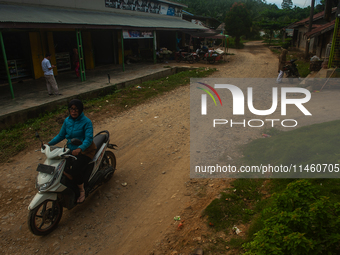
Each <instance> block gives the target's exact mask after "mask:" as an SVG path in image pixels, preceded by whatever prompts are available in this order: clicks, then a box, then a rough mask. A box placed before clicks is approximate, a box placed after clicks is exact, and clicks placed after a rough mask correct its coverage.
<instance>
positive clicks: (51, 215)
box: [27, 131, 117, 236]
mask: <svg viewBox="0 0 340 255" xmlns="http://www.w3.org/2000/svg"><path fill="white" fill-rule="evenodd" d="M36 137H37V138H39V139H40V137H39V135H38V134H36ZM40 141H41V140H40ZM93 142H94V143H95V144H96V146H97V152H96V155H95V156H94V158H93V159H92V161H91V162H90V163H89V164H88V165H87V167H86V169H84V174H85V180H86V181H85V183H84V188H85V196H86V197H88V196H89V194H90V193H92V192H93V191H95V190H96V189H97V188H98V187H99V186H101V185H102V184H103V183H105V182H108V181H109V180H110V179H111V178H112V176H113V173H114V172H115V170H116V157H115V155H114V153H113V152H111V151H108V150H107V149H113V150H114V149H116V147H117V145H115V144H110V143H109V142H110V134H109V132H108V131H101V132H99V133H98V134H97V135H95V136H94V138H93ZM71 143H72V144H74V145H78V146H79V145H81V144H82V142H81V141H80V140H79V139H72V140H71ZM41 152H42V153H44V154H45V155H46V158H47V159H46V160H45V162H44V164H39V165H38V168H37V171H38V172H39V173H38V176H37V179H36V185H35V186H36V188H37V189H38V193H37V194H36V195H35V197H34V198H33V199H32V201H31V203H30V205H29V206H28V210H29V214H28V222H27V223H28V228H29V230H30V231H31V232H32V233H33V234H35V235H39V236H43V235H47V234H49V233H51V232H52V231H53V230H54V229H56V228H57V226H58V223H59V221H60V219H61V217H62V214H63V207H65V208H67V209H69V210H70V209H72V208H73V207H75V206H76V205H77V198H78V197H79V188H78V186H77V185H76V184H75V183H74V182H73V181H72V180H70V179H68V178H67V177H66V176H65V175H64V174H63V173H64V170H65V169H66V168H68V167H70V165H71V160H76V157H74V156H73V155H72V154H71V150H70V149H69V148H67V145H66V146H65V147H63V148H60V147H56V146H48V145H46V144H43V142H42V141H41Z"/></svg>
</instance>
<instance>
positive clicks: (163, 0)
mask: <svg viewBox="0 0 340 255" xmlns="http://www.w3.org/2000/svg"><path fill="white" fill-rule="evenodd" d="M158 2H161V3H166V4H172V5H177V6H181V7H184V8H188V6H187V5H185V4H180V3H176V2H173V1H169V0H158Z"/></svg>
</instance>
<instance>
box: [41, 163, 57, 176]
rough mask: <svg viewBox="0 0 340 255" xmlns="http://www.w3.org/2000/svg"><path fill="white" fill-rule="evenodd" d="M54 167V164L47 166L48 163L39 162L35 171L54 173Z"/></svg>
mask: <svg viewBox="0 0 340 255" xmlns="http://www.w3.org/2000/svg"><path fill="white" fill-rule="evenodd" d="M54 170H55V167H54V166H49V165H44V164H39V165H38V167H37V171H38V172H41V173H45V174H54Z"/></svg>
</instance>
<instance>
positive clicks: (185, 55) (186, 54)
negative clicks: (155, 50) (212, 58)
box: [175, 51, 195, 64]
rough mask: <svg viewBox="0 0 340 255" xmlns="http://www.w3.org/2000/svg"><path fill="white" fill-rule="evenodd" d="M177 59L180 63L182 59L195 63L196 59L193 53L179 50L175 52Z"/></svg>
mask: <svg viewBox="0 0 340 255" xmlns="http://www.w3.org/2000/svg"><path fill="white" fill-rule="evenodd" d="M175 60H176V61H177V62H178V63H179V62H181V61H188V62H189V63H190V64H193V63H194V61H195V58H194V56H193V55H192V53H189V52H184V51H179V52H176V53H175Z"/></svg>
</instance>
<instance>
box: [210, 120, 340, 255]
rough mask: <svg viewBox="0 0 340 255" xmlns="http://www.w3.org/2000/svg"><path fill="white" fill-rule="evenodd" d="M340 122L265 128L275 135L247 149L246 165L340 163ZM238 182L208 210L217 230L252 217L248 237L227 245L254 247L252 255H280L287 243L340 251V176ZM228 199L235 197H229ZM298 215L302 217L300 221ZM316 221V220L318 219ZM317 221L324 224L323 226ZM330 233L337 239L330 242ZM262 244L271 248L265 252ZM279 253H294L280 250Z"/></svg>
mask: <svg viewBox="0 0 340 255" xmlns="http://www.w3.org/2000/svg"><path fill="white" fill-rule="evenodd" d="M339 127H340V121H332V122H327V123H321V124H315V125H311V126H307V127H302V128H299V129H296V130H293V131H289V132H282V131H279V130H277V129H268V130H265V131H264V133H266V134H269V135H271V137H270V138H265V139H263V138H262V139H257V140H254V141H252V142H251V143H249V144H248V145H246V146H245V147H243V148H242V150H243V155H244V158H242V164H244V165H261V164H271V165H281V164H282V165H288V164H289V165H290V164H296V165H306V164H308V165H310V164H333V165H334V164H339V163H340V148H339V143H340V133H339V131H338V130H339ZM259 148H261V149H260V150H259ZM232 185H233V186H234V187H233V188H232V189H228V190H226V192H225V193H222V196H221V198H220V199H215V200H214V201H213V202H212V203H211V204H210V205H209V206H208V207H207V208H206V210H205V213H206V214H207V215H208V221H209V222H213V223H214V227H215V229H216V230H224V231H227V232H228V231H230V228H231V227H232V226H233V225H236V226H237V224H244V223H247V222H250V225H249V228H248V232H247V236H246V237H245V238H239V237H235V238H232V239H231V240H230V241H229V242H227V244H226V245H228V246H229V247H230V248H232V249H234V251H237V254H242V252H244V251H245V250H244V248H245V249H247V250H248V252H249V253H247V254H274V253H275V252H276V249H277V247H276V246H277V245H279V246H280V247H283V246H284V248H282V249H286V251H287V249H288V250H289V249H290V250H294V249H295V250H299V249H303V247H302V246H301V247H302V248H301V247H300V244H301V245H305V246H306V247H307V248H308V249H309V251H310V252H309V253H308V252H307V253H294V254H321V253H318V252H317V251H316V249H317V248H316V247H319V248H320V249H331V250H332V251H333V253H332V252H331V253H329V254H338V253H336V252H335V253H334V251H338V250H337V249H339V245H338V243H339V242H338V239H339V236H338V234H337V233H338V232H337V231H338V228H339V229H340V225H339V224H338V223H337V222H338V220H337V219H338V218H339V216H340V210H339V209H338V208H340V204H339V202H340V180H339V179H336V178H334V179H330V178H328V179H325V178H322V179H267V180H266V179H237V180H235V181H234V182H233V183H232ZM235 189H236V191H235V192H234V190H235ZM239 191H242V192H239ZM226 198H231V200H230V201H225V199H226ZM244 199H245V200H244ZM232 201H234V203H232ZM315 210H316V211H315ZM324 210H326V211H328V213H325V212H324ZM247 212H251V213H250V214H247ZM321 212H322V213H321ZM230 214H232V216H229V215H230ZM282 215H287V217H283V216H282ZM325 215H327V217H326V216H325ZM281 216H282V217H283V218H282V217H281ZM292 217H293V218H292ZM294 217H298V218H296V219H297V220H296V222H295V221H294V220H295V218H294ZM324 217H326V218H324ZM310 220H314V221H315V223H313V224H312V223H311V222H310ZM282 222H284V223H282ZM317 222H323V223H322V224H321V225H317ZM281 223H282V224H283V228H282V229H284V231H285V232H284V233H285V235H289V238H290V239H287V240H286V242H285V241H283V240H284V239H283V238H284V236H277V235H276V234H275V233H276V232H275V229H274V228H278V231H279V232H278V233H281V232H280V229H281V227H280V226H281V225H280V224H281ZM327 224H331V225H332V226H334V229H332V231H330V229H329V227H330V225H327ZM323 225H325V226H326V228H327V229H326V228H324V227H323ZM285 226H288V228H286V227H285ZM312 226H315V227H318V230H317V232H318V233H322V234H320V235H319V234H316V233H314V234H313V233H311V232H309V229H312ZM266 229H267V230H266ZM268 231H271V232H270V234H266V233H269V232H268ZM290 231H295V232H299V231H300V232H301V233H305V235H297V234H292V233H291V232H290ZM295 232H294V233H295ZM255 234H256V235H255ZM325 238H329V239H327V240H333V241H334V240H335V241H334V242H333V241H332V242H333V243H332V242H329V241H325V240H324V239H325ZM274 239H275V240H274ZM281 242H283V244H282V243H281ZM322 242H323V244H322V245H321V243H322ZM262 244H263V245H262ZM324 244H325V245H326V244H327V247H326V246H325V245H324ZM259 247H260V248H259ZM280 247H279V249H281V248H280ZM262 248H263V249H264V250H265V249H267V250H265V252H264V250H263V249H262ZM307 248H306V249H307ZM306 251H307V250H306ZM251 252H255V253H251ZM256 252H258V253H256ZM275 254H292V253H285V252H281V253H280V252H279V251H277V253H275ZM322 254H323V253H322Z"/></svg>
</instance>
